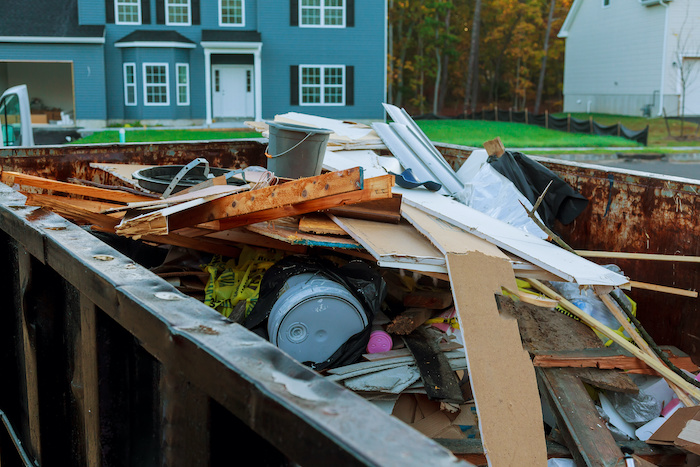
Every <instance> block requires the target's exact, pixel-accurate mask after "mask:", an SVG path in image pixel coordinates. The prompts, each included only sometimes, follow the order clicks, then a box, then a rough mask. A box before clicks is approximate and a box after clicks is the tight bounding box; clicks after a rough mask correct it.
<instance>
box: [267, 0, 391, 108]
mask: <svg viewBox="0 0 700 467" xmlns="http://www.w3.org/2000/svg"><path fill="white" fill-rule="evenodd" d="M272 3H273V2H262V3H261V4H260V5H259V6H258V10H259V18H260V19H259V24H260V32H261V34H262V41H263V44H264V45H263V48H262V61H263V64H262V69H263V72H264V75H263V76H262V81H263V109H262V110H263V112H262V113H263V118H272V117H274V115H275V114H279V113H284V112H290V111H294V112H302V113H309V114H314V115H320V116H324V117H331V118H382V117H383V109H382V105H381V104H382V102H383V99H384V74H385V53H384V51H385V41H386V35H385V29H386V27H385V26H386V23H385V2H384V1H377V0H356V1H355V8H356V14H355V27H350V28H303V27H294V26H290V25H289V2H288V1H287V2H274V5H273V4H272ZM280 3H281V4H282V7H280ZM291 65H352V66H354V67H355V105H353V106H346V107H336V106H301V105H300V106H292V105H291V104H290V78H289V69H290V66H291Z"/></svg>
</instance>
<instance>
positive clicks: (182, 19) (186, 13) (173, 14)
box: [165, 0, 192, 26]
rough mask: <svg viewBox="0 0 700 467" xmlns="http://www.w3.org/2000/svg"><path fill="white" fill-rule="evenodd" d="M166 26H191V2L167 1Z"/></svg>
mask: <svg viewBox="0 0 700 467" xmlns="http://www.w3.org/2000/svg"><path fill="white" fill-rule="evenodd" d="M165 24H167V25H184V26H189V25H191V24H192V8H190V0H165Z"/></svg>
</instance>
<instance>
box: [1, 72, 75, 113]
mask: <svg viewBox="0 0 700 467" xmlns="http://www.w3.org/2000/svg"><path fill="white" fill-rule="evenodd" d="M20 84H26V85H27V90H28V91H29V102H30V107H31V111H32V124H33V125H37V126H41V125H52V126H53V125H60V126H66V125H69V126H70V125H73V122H74V120H75V95H74V86H73V63H72V62H9V61H0V92H2V91H3V90H5V89H7V88H9V87H12V86H17V85H20Z"/></svg>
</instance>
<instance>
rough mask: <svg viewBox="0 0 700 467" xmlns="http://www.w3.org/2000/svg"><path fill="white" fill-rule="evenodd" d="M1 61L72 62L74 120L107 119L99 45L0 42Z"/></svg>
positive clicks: (101, 54) (103, 69)
mask: <svg viewBox="0 0 700 467" xmlns="http://www.w3.org/2000/svg"><path fill="white" fill-rule="evenodd" d="M0 60H2V61H36V62H72V63H73V89H74V94H75V96H74V98H75V119H79V120H92V119H95V120H105V119H106V118H107V106H106V101H105V98H104V96H105V67H104V54H103V47H102V45H99V44H95V45H92V44H89V45H88V44H17V43H4V44H0Z"/></svg>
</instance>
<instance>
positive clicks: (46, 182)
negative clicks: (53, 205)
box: [0, 170, 153, 203]
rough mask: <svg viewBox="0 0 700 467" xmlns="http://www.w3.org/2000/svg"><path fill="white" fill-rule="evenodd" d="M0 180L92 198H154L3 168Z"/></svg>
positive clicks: (117, 200) (108, 199) (118, 200)
mask: <svg viewBox="0 0 700 467" xmlns="http://www.w3.org/2000/svg"><path fill="white" fill-rule="evenodd" d="M0 181H2V182H3V183H5V184H6V185H9V186H14V185H15V184H17V185H20V186H31V187H34V188H41V189H44V190H52V191H58V192H61V193H69V194H73V195H81V196H87V197H90V198H97V199H103V200H107V201H116V202H121V203H129V202H134V201H150V200H152V199H153V198H152V197H150V196H147V195H138V194H133V193H125V192H123V191H117V190H108V189H105V188H95V187H91V186H83V185H76V184H74V183H66V182H59V181H56V180H51V179H48V178H43V177H37V176H35V175H27V174H23V173H19V172H10V171H7V170H3V171H2V174H0Z"/></svg>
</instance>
